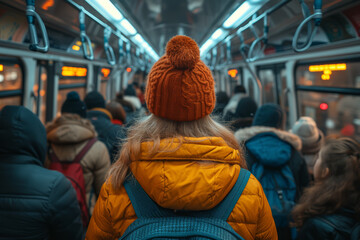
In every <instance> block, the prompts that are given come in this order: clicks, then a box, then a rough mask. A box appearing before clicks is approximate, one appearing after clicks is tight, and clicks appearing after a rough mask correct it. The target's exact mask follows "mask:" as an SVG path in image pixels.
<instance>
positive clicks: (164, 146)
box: [86, 36, 277, 240]
mask: <svg viewBox="0 0 360 240" xmlns="http://www.w3.org/2000/svg"><path fill="white" fill-rule="evenodd" d="M146 103H147V106H148V108H149V111H150V112H151V113H152V114H151V115H150V116H148V117H146V118H145V119H144V120H142V121H140V122H138V123H137V124H136V125H134V126H133V127H132V128H131V129H130V131H129V134H128V139H127V141H126V142H125V143H124V145H123V146H122V149H121V153H120V156H119V158H118V160H117V161H116V162H115V163H114V164H113V166H112V167H111V169H110V172H109V177H108V180H107V181H106V183H105V184H104V185H103V187H102V190H101V193H100V196H99V198H98V201H97V203H96V206H95V209H94V213H93V217H92V219H91V221H90V225H89V228H88V232H87V234H86V239H88V240H92V239H117V238H119V237H122V238H126V239H145V235H146V236H147V237H148V238H146V239H151V237H159V236H163V235H161V234H163V233H164V231H165V229H166V230H169V228H171V227H173V228H171V230H172V231H174V232H171V231H170V230H169V231H170V232H171V234H170V235H171V236H178V237H180V236H185V237H191V236H195V235H196V236H200V235H201V236H204V235H202V234H204V232H202V230H203V229H205V230H206V231H207V230H209V229H208V228H207V227H208V225H206V224H209V222H211V223H210V225H211V224H213V223H214V222H213V221H217V220H214V218H216V219H222V220H224V221H223V222H224V223H221V224H225V225H227V226H225V225H224V228H222V230H221V231H223V229H226V231H227V233H226V234H230V235H231V236H235V238H231V239H241V238H240V236H241V237H242V238H243V239H247V240H251V239H272V240H273V239H277V233H276V228H275V224H274V220H273V218H272V215H271V209H270V207H269V204H268V202H267V199H266V197H265V194H264V192H263V189H262V187H261V185H260V183H259V182H258V181H257V180H256V178H255V177H254V176H253V175H251V174H250V173H249V172H248V171H247V170H245V169H246V163H245V160H244V158H243V156H242V151H241V149H239V145H238V143H237V142H236V139H235V137H234V135H233V134H232V133H231V132H230V131H229V130H228V129H226V128H225V127H223V126H222V125H221V124H219V123H217V122H215V121H214V120H213V119H212V118H211V117H210V116H209V115H210V113H211V112H212V111H213V109H214V106H215V92H214V79H213V77H212V75H211V72H210V70H209V68H208V67H207V66H206V65H205V64H204V63H203V62H202V61H201V60H200V53H199V48H198V46H197V44H196V42H195V41H194V40H192V39H191V38H189V37H186V36H175V37H174V38H172V39H171V40H170V41H169V42H168V44H167V46H166V54H165V55H164V56H163V57H161V58H160V59H159V60H158V61H157V62H156V63H155V64H154V66H153V67H152V69H151V71H150V73H149V77H148V84H147V89H146ZM139 196H141V197H139ZM204 216H205V217H204ZM219 216H221V217H219ZM174 219H175V220H174ZM199 219H200V220H199ZM204 219H205V220H204ZM174 222H175V223H177V224H174ZM144 223H146V224H144ZM189 223H190V224H189ZM216 224H217V223H216ZM216 224H215V225H216ZM219 224H220V223H219ZM171 225H173V226H171ZM204 226H206V227H204ZM184 229H185V230H187V231H185V235H184V232H182V233H179V232H178V231H181V230H184ZM214 229H215V228H214ZM216 229H217V230H216V231H215V232H214V234H217V233H218V229H219V228H216ZM205 230H204V231H205ZM210 230H211V229H210ZM210 230H209V231H210ZM219 231H220V230H219ZM175 232H176V233H175ZM168 233H169V232H168ZM134 234H138V235H134ZM139 234H140V235H139ZM141 234H143V235H141ZM144 234H145V235H144ZM206 234H207V236H208V237H209V236H212V234H210V233H208V232H207V233H206ZM206 234H205V235H206ZM224 234H225V233H224ZM170 235H169V236H170ZM230 235H229V236H230ZM224 236H228V235H221V237H218V238H212V239H230V238H228V237H224ZM204 239H205V238H204Z"/></svg>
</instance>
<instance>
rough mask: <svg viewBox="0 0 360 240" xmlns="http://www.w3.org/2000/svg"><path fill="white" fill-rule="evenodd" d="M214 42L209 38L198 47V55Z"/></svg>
mask: <svg viewBox="0 0 360 240" xmlns="http://www.w3.org/2000/svg"><path fill="white" fill-rule="evenodd" d="M213 43H214V41H213V40H212V39H211V38H209V39H208V40H207V41H206V42H205V43H204V44H203V45H202V46H201V48H200V55H202V54H203V53H205V51H206V50H207V49H208V48H209V47H210V46H211V45H212V44H213Z"/></svg>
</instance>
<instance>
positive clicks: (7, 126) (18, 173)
mask: <svg viewBox="0 0 360 240" xmlns="http://www.w3.org/2000/svg"><path fill="white" fill-rule="evenodd" d="M45 157H46V131H45V128H44V126H43V124H42V123H41V122H40V120H39V119H38V118H37V116H35V115H34V114H33V113H32V112H31V111H29V110H28V109H26V108H24V107H22V106H5V107H4V108H3V109H2V110H1V112H0V239H34V240H37V239H59V240H60V239H78V240H81V239H82V235H83V226H82V221H81V213H80V208H79V205H78V201H77V199H76V193H75V190H74V188H73V187H72V185H71V183H70V181H69V180H68V179H66V177H64V175H62V174H61V173H59V172H56V171H51V170H48V169H46V168H44V167H43V165H44V161H45Z"/></svg>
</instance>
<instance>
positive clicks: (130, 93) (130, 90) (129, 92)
mask: <svg viewBox="0 0 360 240" xmlns="http://www.w3.org/2000/svg"><path fill="white" fill-rule="evenodd" d="M124 95H125V96H133V97H136V91H135V88H134V86H133V85H128V86H127V88H126V89H125V91H124Z"/></svg>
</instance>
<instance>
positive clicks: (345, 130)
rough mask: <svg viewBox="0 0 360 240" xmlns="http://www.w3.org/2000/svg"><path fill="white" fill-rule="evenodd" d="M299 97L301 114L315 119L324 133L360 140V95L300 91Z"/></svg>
mask: <svg viewBox="0 0 360 240" xmlns="http://www.w3.org/2000/svg"><path fill="white" fill-rule="evenodd" d="M298 98H299V101H298V103H299V112H300V115H301V116H309V117H312V118H313V119H315V121H316V123H317V125H318V127H319V128H320V129H321V130H322V131H323V132H324V134H326V135H332V134H336V135H341V136H349V137H354V138H357V139H358V140H360V104H359V102H360V96H350V95H342V94H335V93H317V92H304V91H299V92H298Z"/></svg>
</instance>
